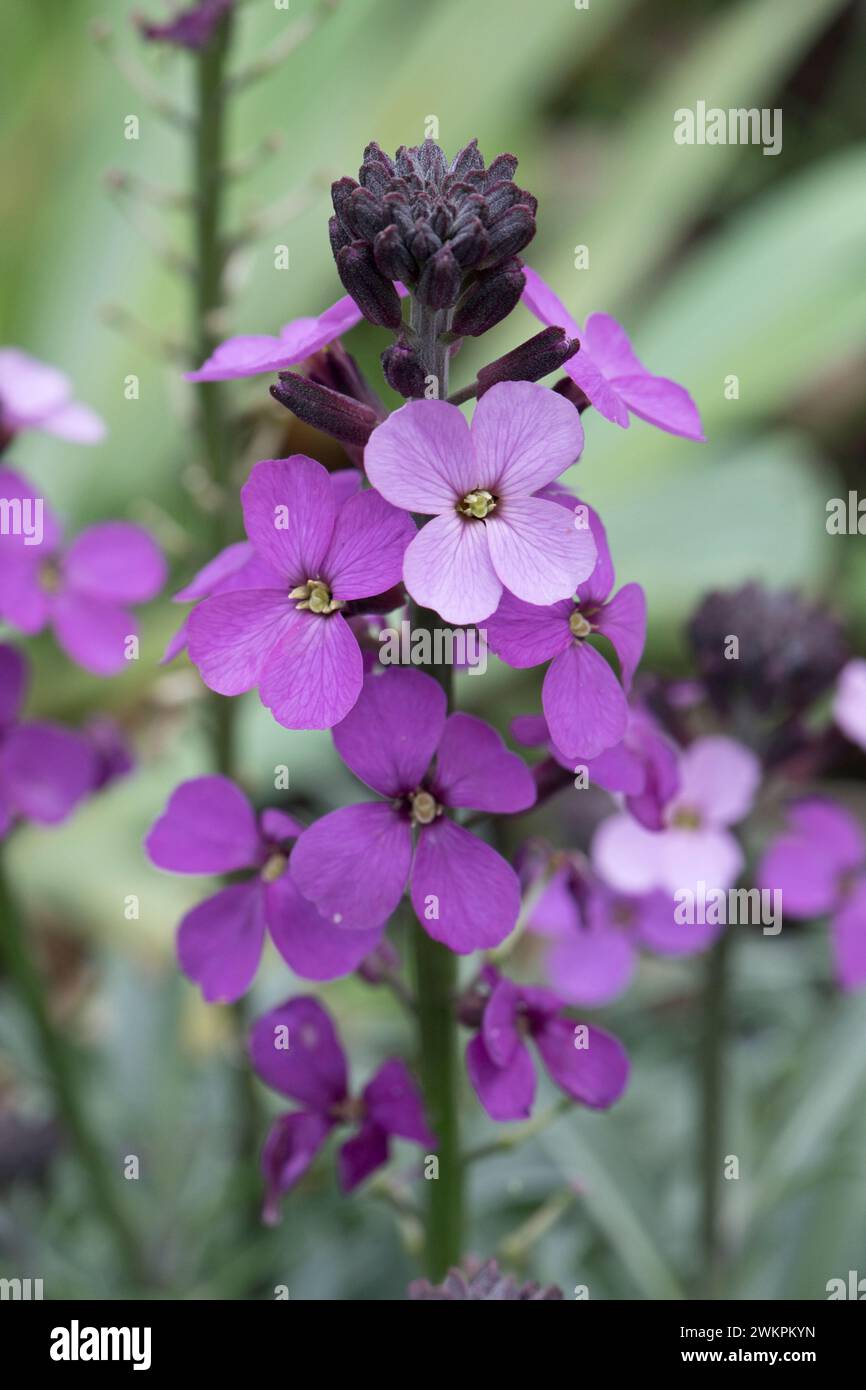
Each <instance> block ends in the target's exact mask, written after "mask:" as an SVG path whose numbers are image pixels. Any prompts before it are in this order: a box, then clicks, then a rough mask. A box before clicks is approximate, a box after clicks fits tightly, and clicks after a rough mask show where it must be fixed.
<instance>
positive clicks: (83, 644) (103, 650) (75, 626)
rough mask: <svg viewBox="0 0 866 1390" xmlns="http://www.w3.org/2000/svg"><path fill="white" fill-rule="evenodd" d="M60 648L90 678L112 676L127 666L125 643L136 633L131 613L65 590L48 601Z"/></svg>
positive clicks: (108, 602) (101, 600) (109, 603)
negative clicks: (89, 672)
mask: <svg viewBox="0 0 866 1390" xmlns="http://www.w3.org/2000/svg"><path fill="white" fill-rule="evenodd" d="M50 616H51V622H52V625H53V627H54V634H55V636H56V638H57V641H58V642H59V644H60V646H61V647H62V648H63V650H64V651H65V652H66V655H67V656H68V657H70V658H71V659H72V660H73V661H74V662H76V663H77V664H78V665H79V666H83V667H84V669H85V671H91V672H92V673H93V675H94V676H116V675H117V674H118V672H120V671H122V670H123V669H124V667H125V666H126V662H127V655H126V653H127V641H128V639H129V638H130V637H134V636H135V635H136V634H137V632H138V624H137V622H136V620H135V618H134V617H133V615H132V614H131V613H128V612H127V610H126V609H125V608H121V607H120V606H119V605H118V604H116V603H111V602H110V601H108V600H103V599H97V598H92V597H90V596H88V595H87V594H78V593H76V592H75V590H73V589H67V590H65V591H64V592H61V593H59V594H57V595H56V596H55V597H54V598H53V599H52V600H51V601H50Z"/></svg>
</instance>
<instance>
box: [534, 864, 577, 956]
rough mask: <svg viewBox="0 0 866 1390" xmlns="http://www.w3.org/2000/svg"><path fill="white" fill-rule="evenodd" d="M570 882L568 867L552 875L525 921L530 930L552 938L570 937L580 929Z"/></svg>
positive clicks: (575, 901)
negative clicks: (527, 919)
mask: <svg viewBox="0 0 866 1390" xmlns="http://www.w3.org/2000/svg"><path fill="white" fill-rule="evenodd" d="M570 884H571V874H570V872H569V870H568V869H560V870H559V871H558V872H557V873H555V874H554V875H553V877H552V878H551V880H550V882H549V883H548V884H547V886H546V887H545V889H544V891H543V892H542V894H541V896H540V898H539V899H538V901H537V903H536V904H535V906H534V907H533V909H532V913H531V916H530V918H529V921H528V922H527V927H528V929H529V930H530V931H534V932H537V933H538V934H539V936H547V937H550V938H551V939H553V938H559V937H564V938H568V937H571V936H573V935H574V933H575V932H577V931H579V930H580V929H581V926H582V923H581V918H580V912H579V910H578V906H577V900H576V899H575V896H574V894H573V893H572V891H571V888H570Z"/></svg>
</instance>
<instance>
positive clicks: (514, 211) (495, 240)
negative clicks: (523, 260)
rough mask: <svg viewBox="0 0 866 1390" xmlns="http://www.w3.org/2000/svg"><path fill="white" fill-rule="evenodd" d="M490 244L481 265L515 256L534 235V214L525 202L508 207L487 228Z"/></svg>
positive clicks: (491, 264)
mask: <svg viewBox="0 0 866 1390" xmlns="http://www.w3.org/2000/svg"><path fill="white" fill-rule="evenodd" d="M487 235H488V237H489V238H490V246H489V249H488V251H487V255H486V256H485V257H484V260H483V262H482V265H484V266H493V265H498V264H499V263H500V261H504V260H506V259H507V258H508V257H510V256H516V255H517V253H518V251H522V250H523V248H524V246H527V245H528V244H529V242H530V241H531V240H532V238H533V237H534V236H535V215H534V213H533V212H532V211H531V209H530V208H528V207H527V206H526V204H525V203H517V204H516V205H515V206H514V207H512V208H508V209H507V210H506V211H505V212H503V214H502V216H501V217H498V218H497V219H496V221H495V222H493V223H491V225H490V226H489V227H488V228H487Z"/></svg>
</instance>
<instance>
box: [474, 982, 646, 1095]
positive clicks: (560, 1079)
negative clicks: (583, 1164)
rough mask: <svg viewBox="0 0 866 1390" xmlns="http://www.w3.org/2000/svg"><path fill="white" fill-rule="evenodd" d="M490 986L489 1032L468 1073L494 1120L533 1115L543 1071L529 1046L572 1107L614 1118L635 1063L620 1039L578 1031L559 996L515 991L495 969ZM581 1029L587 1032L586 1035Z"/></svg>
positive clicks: (479, 1041)
mask: <svg viewBox="0 0 866 1390" xmlns="http://www.w3.org/2000/svg"><path fill="white" fill-rule="evenodd" d="M482 985H483V987H484V988H485V989H487V990H489V998H488V1000H487V1004H486V1007H485V1009H484V1014H483V1017H482V1020H481V1027H480V1029H479V1031H478V1033H476V1035H475V1037H474V1038H473V1039H472V1041H471V1042H470V1043H469V1045H468V1046H467V1048H466V1069H467V1071H468V1073H469V1080H470V1081H471V1082H472V1085H473V1087H474V1089H475V1094H476V1095H477V1096H478V1099H479V1100H480V1102H481V1104H482V1105H483V1106H484V1109H485V1110H486V1111H487V1113H488V1115H489V1116H490V1118H491V1119H492V1120H501V1121H506V1120H523V1119H526V1118H527V1117H528V1116H529V1115H530V1114H531V1113H532V1105H533V1102H534V1100H535V1084H536V1082H535V1066H534V1063H533V1061H532V1054H531V1053H530V1051H529V1048H528V1047H527V1045H526V1039H527V1038H531V1039H532V1041H533V1042H534V1043H535V1046H536V1047H537V1049H538V1052H539V1055H540V1057H541V1060H542V1063H543V1064H544V1067H545V1070H546V1071H547V1073H548V1075H549V1076H550V1079H551V1080H552V1081H553V1082H554V1083H555V1084H556V1085H557V1086H558V1087H559V1088H560V1090H562V1091H564V1092H565V1094H566V1095H567V1096H570V1097H571V1098H572V1100H576V1101H579V1102H580V1103H581V1105H588V1106H590V1107H591V1108H592V1109H594V1110H606V1109H607V1108H608V1107H609V1106H611V1105H613V1103H614V1101H616V1100H618V1099H619V1097H620V1096H621V1095H622V1093H623V1091H624V1090H625V1088H626V1084H627V1082H628V1074H629V1063H628V1057H627V1056H626V1054H625V1050H624V1048H623V1046H622V1044H621V1043H620V1042H618V1041H617V1039H616V1038H614V1037H611V1035H610V1034H609V1033H604V1032H602V1030H601V1029H600V1028H594V1027H589V1026H588V1025H586V1024H581V1025H577V1024H575V1022H574V1020H573V1019H571V1018H568V1017H567V1016H566V1015H564V1014H563V1012H562V1010H563V1008H564V1003H563V1000H562V999H560V998H559V997H558V995H556V994H554V993H553V991H552V990H549V989H542V988H539V987H536V986H528V985H517V984H514V983H513V982H512V981H511V980H506V979H505V978H504V977H503V976H502V975H500V974H499V972H498V971H497V970H495V969H493V967H491V966H486V967H485V969H484V971H483V974H482ZM578 1027H580V1028H581V1030H584V1031H582V1032H581V1034H580V1035H578V1033H577V1031H576V1030H577V1028H578ZM579 1042H580V1043H581V1044H582V1045H581V1046H578V1043H579Z"/></svg>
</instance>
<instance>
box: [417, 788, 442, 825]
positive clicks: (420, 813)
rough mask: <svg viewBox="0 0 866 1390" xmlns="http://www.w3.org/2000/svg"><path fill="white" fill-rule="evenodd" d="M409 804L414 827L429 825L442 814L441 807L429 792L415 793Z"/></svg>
mask: <svg viewBox="0 0 866 1390" xmlns="http://www.w3.org/2000/svg"><path fill="white" fill-rule="evenodd" d="M411 802H412V819H413V821H414V822H415V824H416V825H430V824H432V822H433V821H434V820H435V819H436V817H437V816H438V815H441V813H442V807H441V806H439V805H438V803H437V801H436V798H435V797H434V796H431V795H430V793H429V792H415V793H414V794H413V796H412V797H411Z"/></svg>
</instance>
